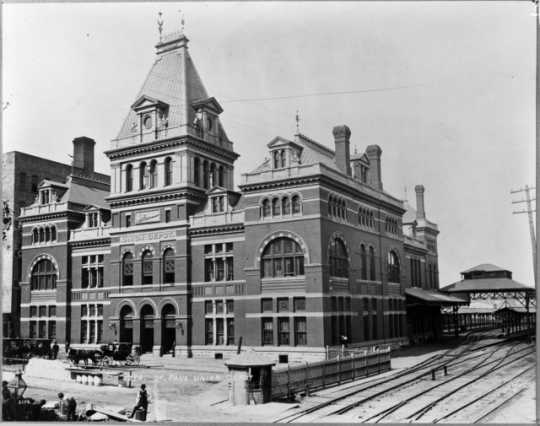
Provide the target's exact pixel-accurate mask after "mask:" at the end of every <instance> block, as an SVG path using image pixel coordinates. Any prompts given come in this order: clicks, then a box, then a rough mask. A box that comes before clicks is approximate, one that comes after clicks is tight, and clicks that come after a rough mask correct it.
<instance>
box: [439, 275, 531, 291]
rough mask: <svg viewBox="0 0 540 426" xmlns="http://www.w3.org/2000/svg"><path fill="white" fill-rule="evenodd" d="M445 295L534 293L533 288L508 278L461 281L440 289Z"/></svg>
mask: <svg viewBox="0 0 540 426" xmlns="http://www.w3.org/2000/svg"><path fill="white" fill-rule="evenodd" d="M441 291H444V292H446V293H460V292H497V291H499V292H504V291H531V292H533V291H534V288H532V287H528V286H526V285H525V284H521V283H518V282H517V281H514V280H511V279H510V278H476V279H469V280H461V281H458V282H455V283H453V284H450V285H447V286H446V287H442V288H441Z"/></svg>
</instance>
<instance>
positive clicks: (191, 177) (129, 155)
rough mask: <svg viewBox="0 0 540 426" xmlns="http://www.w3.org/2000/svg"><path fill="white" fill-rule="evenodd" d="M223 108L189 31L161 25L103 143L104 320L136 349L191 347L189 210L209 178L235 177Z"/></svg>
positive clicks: (223, 182)
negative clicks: (107, 187) (164, 30)
mask: <svg viewBox="0 0 540 426" xmlns="http://www.w3.org/2000/svg"><path fill="white" fill-rule="evenodd" d="M222 112H223V109H222V108H221V106H220V104H219V102H218V101H217V100H216V99H215V98H213V97H210V96H208V94H207V91H206V89H205V87H204V86H203V84H202V81H201V79H200V77H199V74H198V73H197V70H196V69H195V66H194V64H193V61H192V59H191V57H190V55H189V52H188V39H187V37H186V36H185V35H184V34H183V32H177V33H173V34H169V35H165V36H163V38H161V39H160V41H159V43H158V44H157V45H156V59H155V61H154V64H153V65H152V68H151V69H150V72H149V73H148V75H147V77H146V80H145V81H144V83H143V85H142V88H141V90H140V91H139V93H138V94H137V95H136V96H135V99H134V102H133V103H132V104H131V106H130V108H129V111H128V112H127V116H126V119H125V120H124V122H123V124H122V126H121V128H120V131H119V133H118V136H117V137H116V138H115V139H113V140H112V142H111V149H109V150H108V151H107V152H106V155H107V156H108V158H109V159H110V161H111V193H110V196H109V197H108V199H107V200H108V202H109V203H110V207H111V215H112V229H111V231H110V235H111V275H110V277H111V281H112V282H111V285H112V286H113V287H115V290H114V291H113V292H112V293H111V294H110V299H111V305H110V312H109V313H110V317H109V318H110V323H109V328H111V330H113V331H114V333H115V338H116V339H117V340H119V341H128V342H131V343H133V344H134V345H141V348H142V350H143V351H151V350H154V351H163V350H167V348H172V349H174V346H175V347H176V350H177V352H178V351H179V352H184V351H185V352H186V353H187V354H189V352H190V350H189V348H190V332H189V330H190V328H191V327H190V317H191V312H190V294H191V286H190V282H191V277H190V264H191V262H190V249H189V247H190V236H189V218H190V216H191V215H193V214H194V213H196V212H197V211H200V210H201V209H202V208H203V207H204V205H205V204H206V199H207V195H208V194H209V193H210V191H211V190H212V189H213V188H215V187H220V188H223V189H225V190H228V191H232V190H233V187H234V181H233V164H234V161H235V160H236V159H237V157H238V154H236V153H235V152H234V151H233V144H232V142H231V141H230V140H229V138H228V137H227V134H226V133H225V130H224V129H223V126H222V125H221V122H220V118H219V116H220V114H221V113H222ZM171 271H172V272H171ZM151 329H156V330H158V332H154V333H152V332H151ZM147 330H150V331H147ZM145 333H147V334H148V336H147V338H145ZM149 336H152V338H151V339H150V337H149Z"/></svg>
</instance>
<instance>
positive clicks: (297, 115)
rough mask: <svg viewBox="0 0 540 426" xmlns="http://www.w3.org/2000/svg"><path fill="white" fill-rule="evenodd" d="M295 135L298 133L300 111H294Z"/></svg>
mask: <svg viewBox="0 0 540 426" xmlns="http://www.w3.org/2000/svg"><path fill="white" fill-rule="evenodd" d="M295 120H296V133H300V111H298V110H296V116H295Z"/></svg>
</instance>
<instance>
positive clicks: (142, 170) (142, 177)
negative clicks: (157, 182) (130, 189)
mask: <svg viewBox="0 0 540 426" xmlns="http://www.w3.org/2000/svg"><path fill="white" fill-rule="evenodd" d="M144 188H146V162H144V161H143V162H142V163H141V164H139V189H144Z"/></svg>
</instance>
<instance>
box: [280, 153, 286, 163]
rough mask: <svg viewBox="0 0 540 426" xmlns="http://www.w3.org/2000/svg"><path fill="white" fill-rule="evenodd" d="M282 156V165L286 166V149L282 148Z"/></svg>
mask: <svg viewBox="0 0 540 426" xmlns="http://www.w3.org/2000/svg"><path fill="white" fill-rule="evenodd" d="M280 157H281V167H285V162H286V156H285V150H284V149H282V150H281V153H280Z"/></svg>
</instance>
